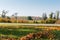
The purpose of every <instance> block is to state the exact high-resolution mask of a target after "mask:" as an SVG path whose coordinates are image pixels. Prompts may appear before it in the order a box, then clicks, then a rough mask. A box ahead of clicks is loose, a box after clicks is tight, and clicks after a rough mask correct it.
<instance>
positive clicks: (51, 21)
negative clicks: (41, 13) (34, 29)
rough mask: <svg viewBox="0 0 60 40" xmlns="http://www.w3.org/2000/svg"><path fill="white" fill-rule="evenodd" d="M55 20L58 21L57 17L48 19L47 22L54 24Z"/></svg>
mask: <svg viewBox="0 0 60 40" xmlns="http://www.w3.org/2000/svg"><path fill="white" fill-rule="evenodd" d="M55 22H56V20H55V19H47V20H46V23H48V24H54V23H55Z"/></svg>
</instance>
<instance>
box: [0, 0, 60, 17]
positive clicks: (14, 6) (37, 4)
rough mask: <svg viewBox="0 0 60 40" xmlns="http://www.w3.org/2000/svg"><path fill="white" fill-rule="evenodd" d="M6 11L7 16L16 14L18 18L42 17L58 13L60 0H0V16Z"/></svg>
mask: <svg viewBox="0 0 60 40" xmlns="http://www.w3.org/2000/svg"><path fill="white" fill-rule="evenodd" d="M2 10H8V11H9V12H8V14H7V15H12V14H13V13H15V12H18V15H19V16H42V13H45V12H46V13H47V15H48V14H50V12H55V11H57V10H59V11H60V0H0V14H1V11H2Z"/></svg>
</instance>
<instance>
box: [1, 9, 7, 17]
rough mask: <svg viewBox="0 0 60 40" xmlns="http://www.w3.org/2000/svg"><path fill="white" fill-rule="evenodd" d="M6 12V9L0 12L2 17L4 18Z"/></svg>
mask: <svg viewBox="0 0 60 40" xmlns="http://www.w3.org/2000/svg"><path fill="white" fill-rule="evenodd" d="M7 13H8V11H5V10H3V11H2V14H1V16H2V18H5V17H6V14H7Z"/></svg>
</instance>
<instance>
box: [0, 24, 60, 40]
mask: <svg viewBox="0 0 60 40" xmlns="http://www.w3.org/2000/svg"><path fill="white" fill-rule="evenodd" d="M47 30H49V31H51V33H52V34H54V36H55V37H54V38H53V39H54V40H60V27H59V26H32V25H29V26H27V25H17V24H11V25H10V24H4V25H3V24H0V39H1V40H7V39H8V38H15V39H16V40H18V39H19V38H21V37H24V36H26V35H27V34H30V33H37V32H42V31H47ZM40 39H41V40H49V39H48V38H40ZM40 39H33V40H40Z"/></svg>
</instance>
